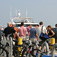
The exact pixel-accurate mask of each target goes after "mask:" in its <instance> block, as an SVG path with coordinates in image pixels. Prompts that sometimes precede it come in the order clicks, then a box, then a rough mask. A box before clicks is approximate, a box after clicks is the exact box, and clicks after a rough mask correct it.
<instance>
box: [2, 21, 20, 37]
mask: <svg viewBox="0 0 57 57" xmlns="http://www.w3.org/2000/svg"><path fill="white" fill-rule="evenodd" d="M10 34H11V37H12V38H13V34H16V35H17V37H18V38H19V36H18V34H17V32H16V31H15V30H14V28H13V27H12V22H8V24H7V27H6V28H5V29H4V32H3V36H5V37H7V36H8V35H10Z"/></svg>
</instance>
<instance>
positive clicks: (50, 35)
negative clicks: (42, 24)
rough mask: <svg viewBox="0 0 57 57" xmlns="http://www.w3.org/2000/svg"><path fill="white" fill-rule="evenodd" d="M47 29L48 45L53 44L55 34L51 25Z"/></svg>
mask: <svg viewBox="0 0 57 57" xmlns="http://www.w3.org/2000/svg"><path fill="white" fill-rule="evenodd" d="M47 28H48V30H47V35H48V36H49V39H48V43H49V44H50V43H51V38H54V35H55V33H54V31H53V30H52V27H51V25H49V26H48V27H47Z"/></svg>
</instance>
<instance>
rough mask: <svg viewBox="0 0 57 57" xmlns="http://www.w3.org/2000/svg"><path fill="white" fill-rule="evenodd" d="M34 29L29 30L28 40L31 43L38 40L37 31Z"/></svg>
mask: <svg viewBox="0 0 57 57" xmlns="http://www.w3.org/2000/svg"><path fill="white" fill-rule="evenodd" d="M35 27H36V25H35ZM35 27H34V28H31V29H30V40H31V41H33V42H34V41H37V39H38V33H37V30H36V28H35Z"/></svg>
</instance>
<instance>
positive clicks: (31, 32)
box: [3, 22, 57, 43]
mask: <svg viewBox="0 0 57 57" xmlns="http://www.w3.org/2000/svg"><path fill="white" fill-rule="evenodd" d="M41 32H43V33H44V34H47V35H48V36H49V40H50V38H55V42H57V24H56V25H55V28H52V26H51V25H48V26H47V27H45V26H43V22H40V23H39V24H37V25H35V26H34V27H33V26H32V25H29V26H27V27H24V22H21V26H20V28H19V29H18V28H16V27H15V23H14V22H9V23H8V24H7V27H6V28H5V29H4V32H3V36H5V37H7V36H8V35H9V34H11V37H13V38H14V39H16V38H17V39H18V38H22V39H23V40H25V39H26V36H29V39H30V40H31V41H39V43H43V42H44V39H43V40H41V39H40V38H39V36H40V34H41ZM49 40H48V41H49Z"/></svg>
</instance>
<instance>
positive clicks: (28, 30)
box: [26, 25, 32, 36]
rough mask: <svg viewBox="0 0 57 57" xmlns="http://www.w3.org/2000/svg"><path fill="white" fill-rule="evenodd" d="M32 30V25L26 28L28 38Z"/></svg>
mask: <svg viewBox="0 0 57 57" xmlns="http://www.w3.org/2000/svg"><path fill="white" fill-rule="evenodd" d="M31 28H32V25H29V26H28V27H26V29H27V32H28V36H29V35H30V29H31Z"/></svg>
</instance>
